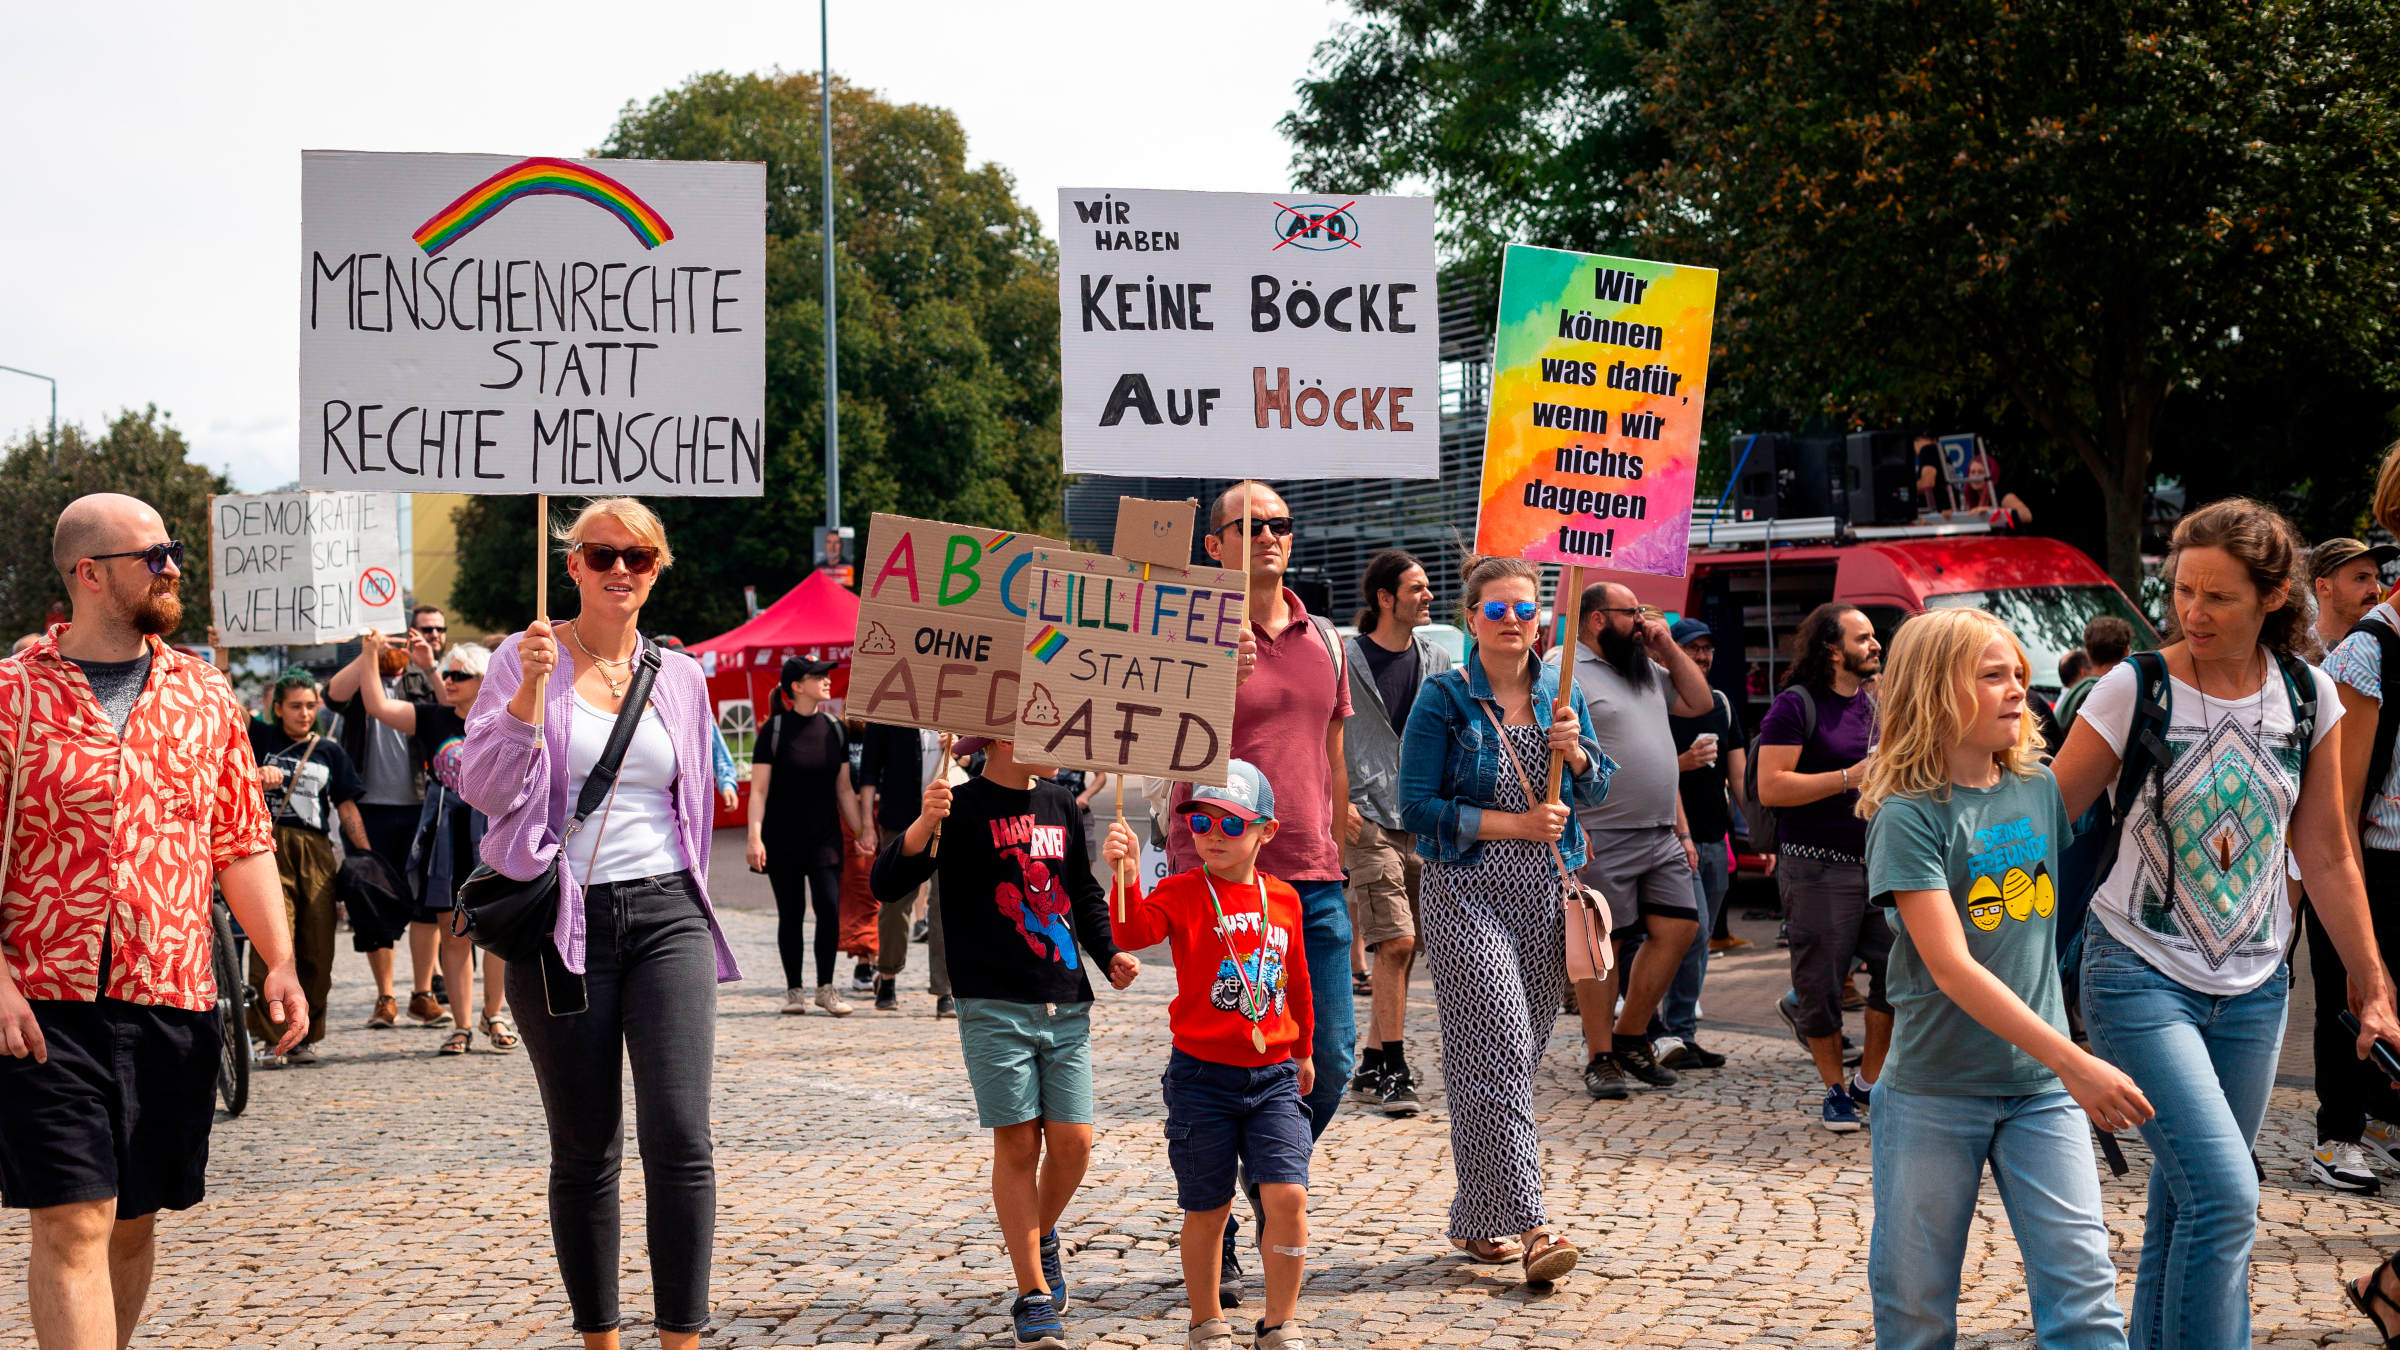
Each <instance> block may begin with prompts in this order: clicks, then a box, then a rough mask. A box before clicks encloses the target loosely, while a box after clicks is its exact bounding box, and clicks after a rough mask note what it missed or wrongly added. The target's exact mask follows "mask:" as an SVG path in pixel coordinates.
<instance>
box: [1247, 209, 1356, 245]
mask: <svg viewBox="0 0 2400 1350" xmlns="http://www.w3.org/2000/svg"><path fill="white" fill-rule="evenodd" d="M1355 205H1357V202H1356V201H1355V200H1352V201H1347V202H1343V203H1341V204H1340V205H1338V206H1337V205H1335V204H1334V203H1332V202H1291V203H1288V204H1287V203H1284V202H1277V203H1275V248H1272V249H1269V250H1267V251H1268V252H1270V253H1272V252H1274V251H1275V250H1276V249H1280V248H1282V247H1283V246H1285V245H1286V244H1289V245H1290V246H1292V247H1293V248H1304V249H1307V250H1308V251H1309V252H1311V253H1327V252H1331V251H1332V250H1334V249H1343V248H1365V247H1366V245H1364V244H1362V243H1360V242H1358V217H1357V216H1355V215H1352V214H1351V212H1350V208H1351V207H1352V206H1355Z"/></svg>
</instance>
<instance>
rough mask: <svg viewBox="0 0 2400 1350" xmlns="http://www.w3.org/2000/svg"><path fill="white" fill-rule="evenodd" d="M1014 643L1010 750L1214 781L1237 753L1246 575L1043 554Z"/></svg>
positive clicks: (1068, 763)
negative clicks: (1017, 681) (1016, 675)
mask: <svg viewBox="0 0 2400 1350" xmlns="http://www.w3.org/2000/svg"><path fill="white" fill-rule="evenodd" d="M1035 564H1036V565H1037V566H1039V567H1040V568H1041V569H1042V571H1041V573H1040V581H1039V582H1038V584H1037V585H1036V586H1035V588H1034V591H1033V594H1032V596H1031V598H1030V600H1029V602H1028V606H1027V612H1026V615H1025V623H1024V633H1023V635H1022V637H1021V639H1020V641H1021V643H1022V648H1021V649H1022V651H1023V653H1024V657H1025V666H1024V673H1023V676H1022V680H1021V690H1020V695H1019V699H1020V702H1019V706H1018V709H1017V726H1018V730H1017V735H1016V740H1017V753H1018V754H1019V756H1021V757H1022V758H1025V759H1028V760H1031V761H1033V762H1035V763H1039V764H1055V765H1058V766H1059V767H1060V768H1067V769H1099V770H1102V771H1104V772H1108V773H1120V774H1122V773H1145V774H1152V775H1155V776H1157V777H1160V778H1175V779H1181V780H1184V781H1186V782H1193V783H1222V782H1224V781H1225V779H1226V771H1225V766H1226V764H1227V762H1228V761H1229V760H1230V759H1231V757H1232V755H1233V691H1234V670H1235V660H1234V644H1235V643H1236V642H1238V641H1240V640H1241V635H1242V596H1243V592H1244V587H1243V585H1242V574H1241V573H1239V572H1234V571H1228V570H1227V569H1225V568H1221V567H1193V568H1183V569H1174V568H1166V567H1156V566H1152V565H1148V564H1143V563H1139V562H1133V561H1130V560H1128V559H1125V558H1114V557H1107V556H1104V555H1102V554H1097V553H1067V552H1064V551H1063V550H1062V551H1053V550H1047V549H1045V550H1043V551H1042V552H1040V553H1038V554H1037V555H1035Z"/></svg>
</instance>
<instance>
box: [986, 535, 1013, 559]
mask: <svg viewBox="0 0 2400 1350" xmlns="http://www.w3.org/2000/svg"><path fill="white" fill-rule="evenodd" d="M1016 537H1017V532H1016V531H1014V530H1010V531H1008V532H1006V533H1004V534H995V535H993V536H992V542H990V543H988V544H985V545H984V546H983V551H984V555H985V556H986V557H989V556H990V555H992V554H994V553H998V552H999V551H1000V549H1001V546H1002V545H1004V544H1006V543H1007V542H1008V541H1009V540H1011V539H1014V538H1016Z"/></svg>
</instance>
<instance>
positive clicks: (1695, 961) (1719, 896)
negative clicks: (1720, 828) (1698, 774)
mask: <svg viewBox="0 0 2400 1350" xmlns="http://www.w3.org/2000/svg"><path fill="white" fill-rule="evenodd" d="M1693 851H1694V852H1696V853H1698V854H1699V855H1700V865H1699V866H1698V867H1696V868H1694V869H1693V870H1692V899H1693V901H1694V903H1695V904H1697V905H1698V906H1699V909H1700V931H1699V932H1697V933H1694V934H1693V935H1692V945H1691V946H1689V947H1686V948H1684V949H1683V964H1682V965H1680V966H1677V967H1676V968H1675V979H1674V982H1673V983H1671V984H1669V985H1668V986H1667V996H1666V997H1665V998H1663V999H1660V1000H1659V1003H1658V1015H1657V1016H1656V1017H1655V1018H1653V1019H1652V1020H1653V1021H1654V1022H1656V1023H1657V1024H1658V1025H1657V1027H1656V1031H1657V1032H1658V1034H1660V1035H1663V1036H1673V1037H1675V1038H1676V1039H1678V1040H1682V1041H1686V1042H1688V1041H1690V1040H1691V1039H1692V1037H1694V1036H1697V1035H1699V1034H1700V982H1701V981H1702V980H1705V979H1707V978H1708V939H1709V936H1710V935H1711V934H1713V933H1715V932H1716V931H1717V911H1718V910H1720V909H1722V908H1724V907H1725V891H1726V888H1727V887H1728V886H1729V885H1731V884H1732V879H1731V878H1730V877H1728V876H1727V875H1726V871H1725V869H1726V858H1725V841H1724V840H1722V839H1716V840H1703V841H1701V842H1699V843H1697V844H1695V845H1694V846H1693Z"/></svg>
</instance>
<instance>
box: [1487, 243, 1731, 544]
mask: <svg viewBox="0 0 2400 1350" xmlns="http://www.w3.org/2000/svg"><path fill="white" fill-rule="evenodd" d="M1716 299H1717V274H1716V272H1715V271H1714V270H1713V269H1710V268H1705V267H1683V266H1679V265H1677V264H1674V263H1660V262H1647V261H1643V260H1640V259H1635V258H1611V257H1604V256H1602V255H1599V254H1592V253H1570V252H1566V251H1564V250H1561V249H1549V248H1532V247H1528V246H1526V245H1523V244H1511V245H1509V246H1508V253H1507V257H1506V261H1505V262H1504V264H1503V266H1502V269H1501V276H1500V305H1499V315H1498V321H1497V327H1496V333H1495V342H1494V347H1493V361H1492V395H1491V415H1490V421H1489V422H1488V423H1487V424H1486V427H1485V431H1484V447H1483V490H1482V509H1481V511H1480V513H1479V515H1478V516H1477V518H1476V527H1475V551H1476V552H1477V553H1482V554H1498V555H1503V556H1506V557H1511V558H1523V559H1525V560H1527V561H1529V562H1536V563H1546V562H1547V563H1568V564H1578V565H1584V566H1596V567H1606V568H1614V569H1617V570H1620V571H1628V572H1648V573H1651V574H1653V575H1658V576H1674V577H1679V576H1682V575H1684V565H1685V557H1684V555H1685V553H1686V551H1687V550H1688V548H1689V546H1690V541H1691V519H1692V491H1693V485H1694V481H1693V480H1694V479H1695V477H1696V476H1697V473H1698V470H1699V459H1700V418H1701V412H1702V408H1703V405H1704V402H1705V395H1706V393H1707V389H1708V354H1709V348H1708V344H1709V333H1710V328H1711V326H1712V323H1713V320H1714V317H1715V312H1716Z"/></svg>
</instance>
